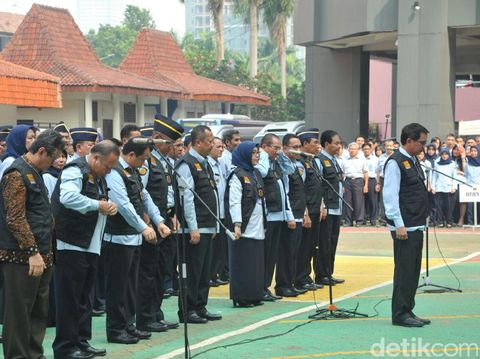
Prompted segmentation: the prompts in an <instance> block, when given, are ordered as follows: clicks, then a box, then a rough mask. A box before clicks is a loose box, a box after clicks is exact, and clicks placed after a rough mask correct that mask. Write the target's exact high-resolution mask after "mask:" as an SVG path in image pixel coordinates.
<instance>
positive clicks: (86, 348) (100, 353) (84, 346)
mask: <svg viewBox="0 0 480 359" xmlns="http://www.w3.org/2000/svg"><path fill="white" fill-rule="evenodd" d="M80 349H81V350H82V352H85V353H90V354H93V356H95V357H104V356H105V355H107V350H106V349H97V348H94V347H92V346H91V345H90V344H89V343H81V344H80Z"/></svg>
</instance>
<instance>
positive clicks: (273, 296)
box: [263, 289, 282, 300]
mask: <svg viewBox="0 0 480 359" xmlns="http://www.w3.org/2000/svg"><path fill="white" fill-rule="evenodd" d="M263 293H264V294H265V293H267V294H268V295H269V296H270V297H272V298H273V299H275V300H279V299H282V296H280V295H275V294H273V293H272V292H270V289H266V290H264V291H263Z"/></svg>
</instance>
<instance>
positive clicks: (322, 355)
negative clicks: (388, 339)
mask: <svg viewBox="0 0 480 359" xmlns="http://www.w3.org/2000/svg"><path fill="white" fill-rule="evenodd" d="M470 350H472V351H473V352H474V354H476V355H478V345H472V346H468V347H463V346H462V347H455V348H449V347H444V348H431V349H416V350H412V349H409V350H404V349H398V350H385V351H384V352H382V353H381V354H382V355H381V356H383V357H384V356H388V355H389V354H390V355H392V354H396V355H394V356H395V357H397V356H399V355H398V354H403V355H406V354H408V353H412V354H413V353H449V352H464V351H470ZM374 353H375V352H373V353H372V350H355V351H341V352H330V353H318V354H308V355H293V356H282V357H272V358H271V359H305V358H325V357H334V356H339V355H370V356H371V355H373V354H374ZM406 356H407V357H410V356H411V355H406ZM427 356H428V355H427Z"/></svg>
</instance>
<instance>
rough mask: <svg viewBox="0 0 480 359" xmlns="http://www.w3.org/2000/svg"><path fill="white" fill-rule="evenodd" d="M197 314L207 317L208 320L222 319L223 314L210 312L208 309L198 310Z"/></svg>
mask: <svg viewBox="0 0 480 359" xmlns="http://www.w3.org/2000/svg"><path fill="white" fill-rule="evenodd" d="M197 315H198V316H199V317H200V318H205V319H206V320H220V319H222V315H221V314H218V313H210V312H209V311H208V310H206V309H205V310H202V311H198V312H197Z"/></svg>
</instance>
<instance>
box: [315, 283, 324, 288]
mask: <svg viewBox="0 0 480 359" xmlns="http://www.w3.org/2000/svg"><path fill="white" fill-rule="evenodd" d="M314 286H315V289H322V288H323V284H322V283H315V284H314Z"/></svg>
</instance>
